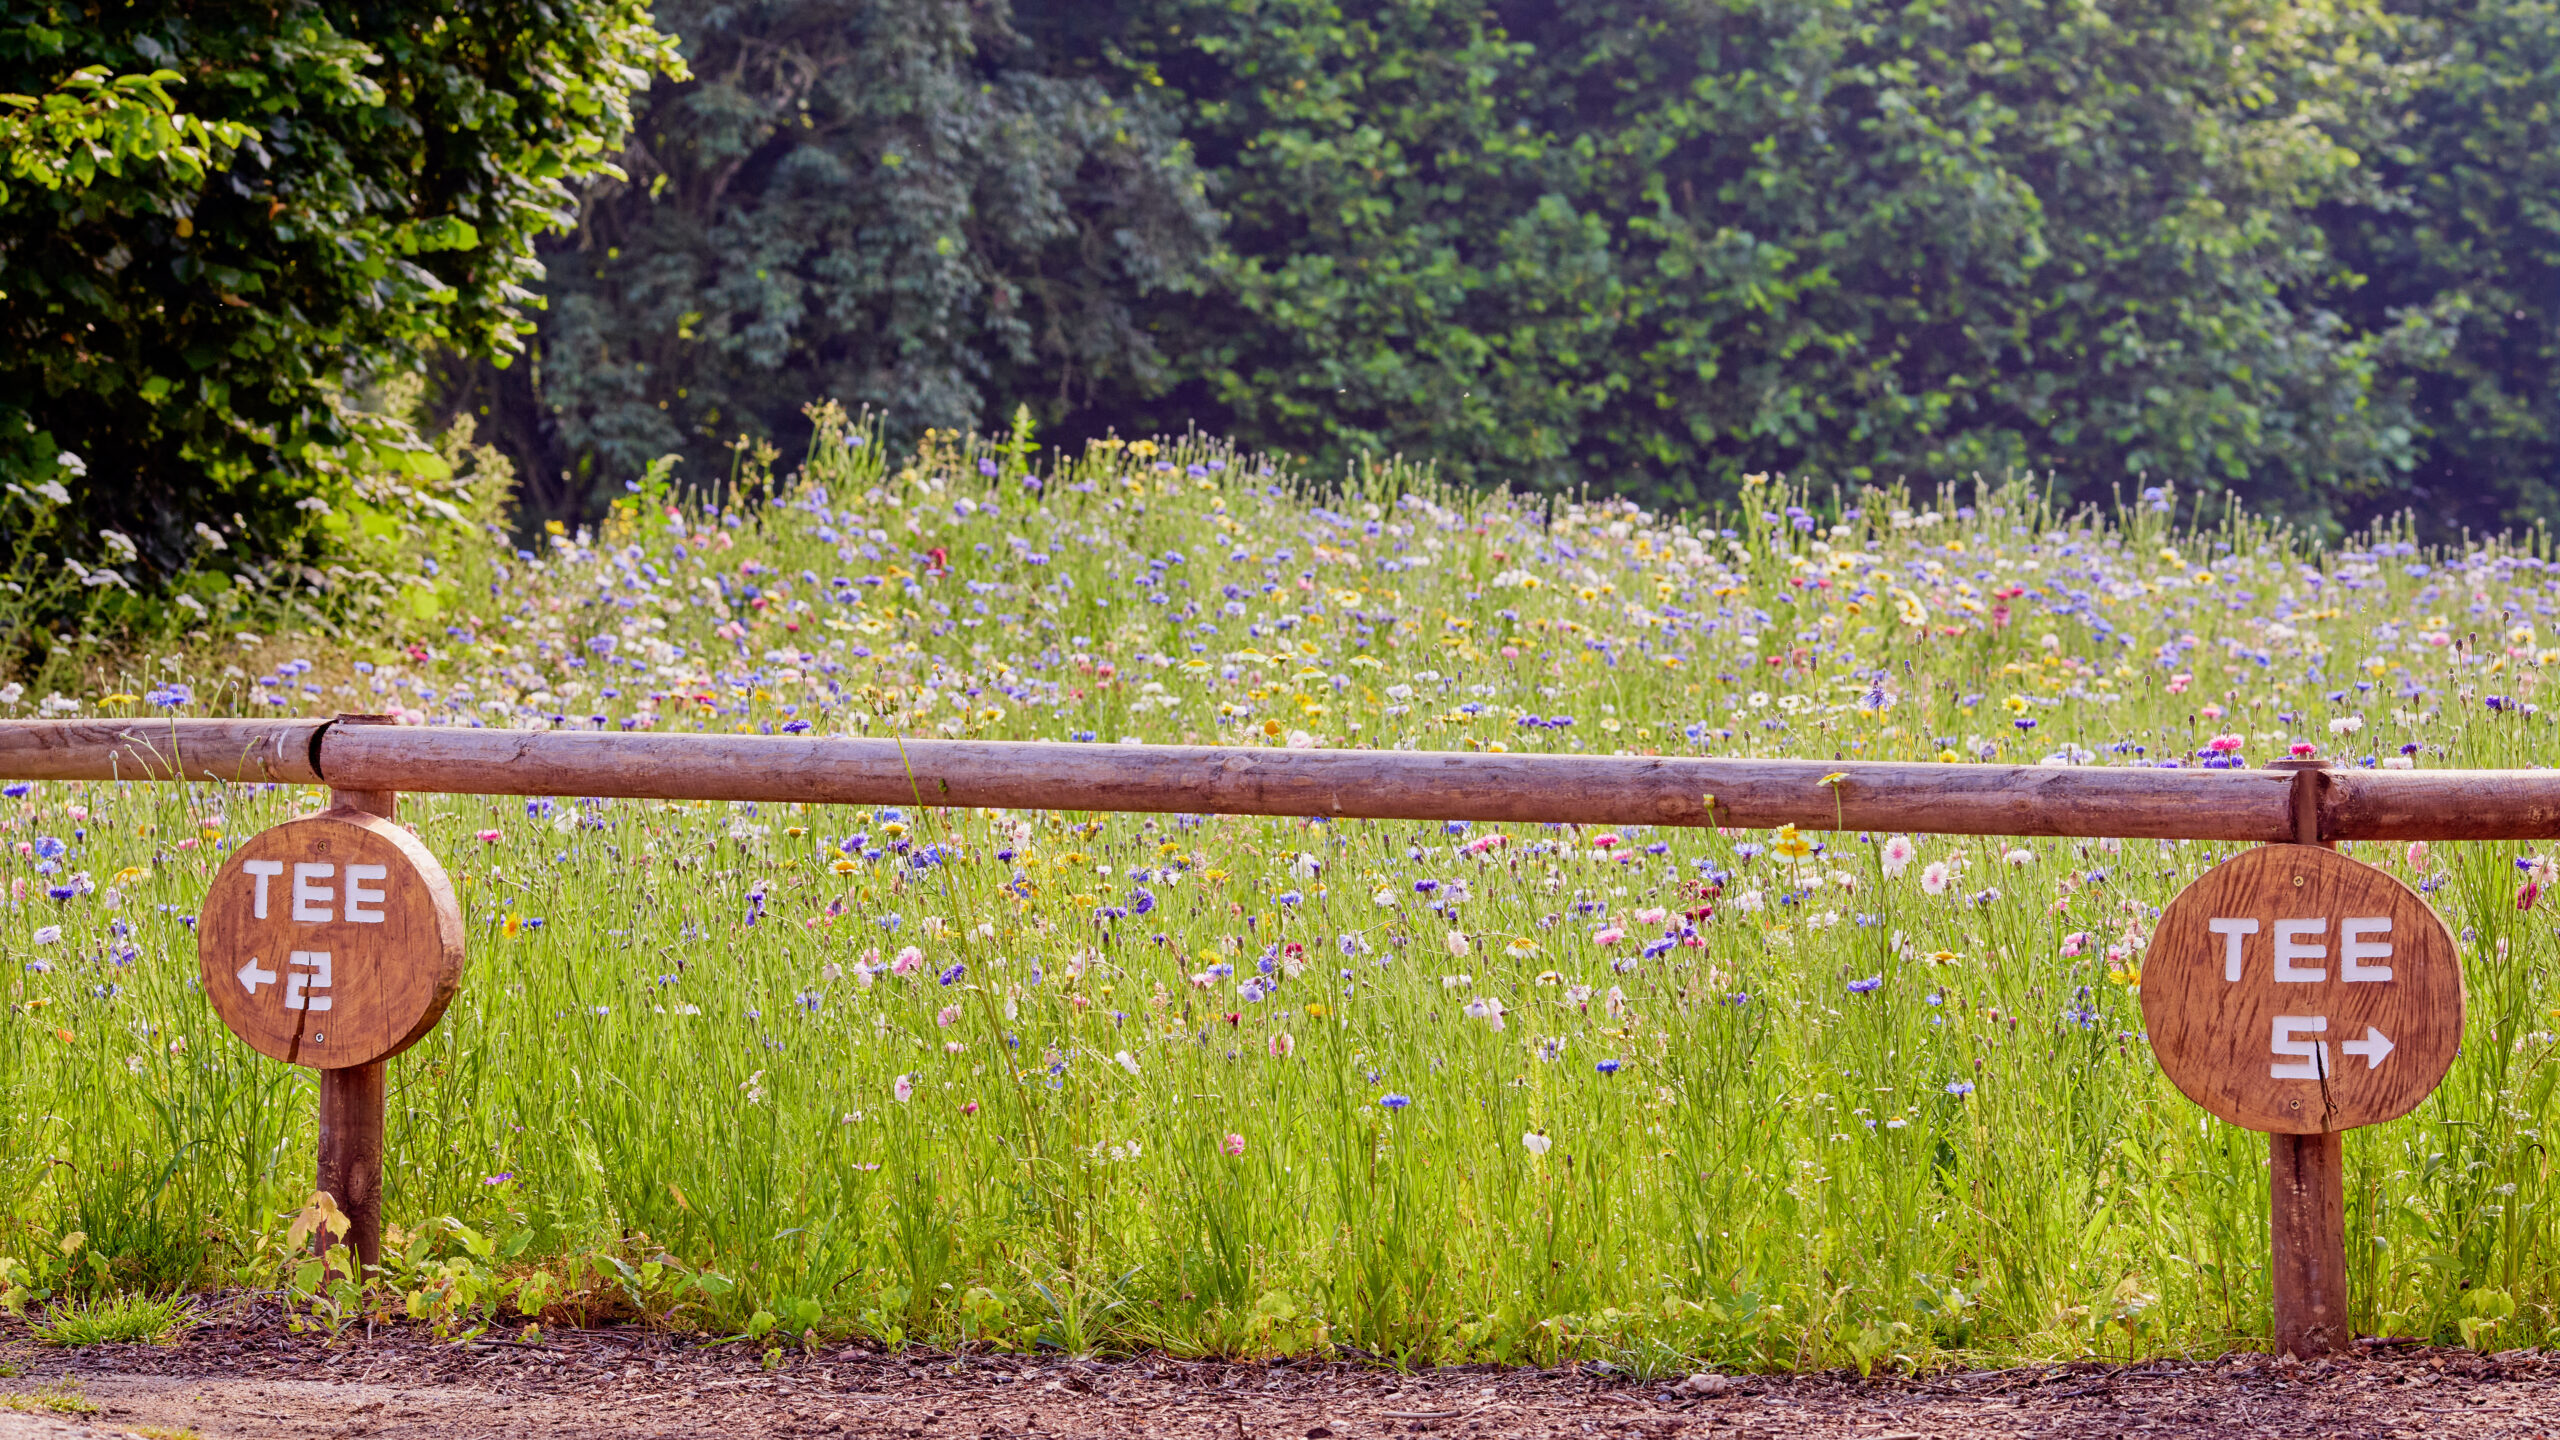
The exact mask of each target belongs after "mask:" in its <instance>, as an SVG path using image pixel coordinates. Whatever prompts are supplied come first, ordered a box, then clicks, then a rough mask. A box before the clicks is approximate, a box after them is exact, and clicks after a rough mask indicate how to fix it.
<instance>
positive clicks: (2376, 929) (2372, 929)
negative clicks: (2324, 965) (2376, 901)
mask: <svg viewBox="0 0 2560 1440" xmlns="http://www.w3.org/2000/svg"><path fill="white" fill-rule="evenodd" d="M2367 933H2371V934H2375V935H2388V934H2390V933H2391V917H2390V916H2388V915H2382V916H2364V917H2360V918H2357V919H2353V920H2341V921H2339V922H2338V978H2339V979H2340V980H2346V981H2355V980H2388V979H2390V978H2391V967H2390V966H2388V965H2367V964H2364V963H2363V962H2364V961H2367V960H2388V959H2390V958H2391V942H2389V941H2387V940H2386V941H2384V942H2382V943H2381V944H2379V945H2377V944H2375V943H2374V942H2372V941H2370V940H2364V939H2359V938H2357V937H2359V936H2362V935H2365V934H2367Z"/></svg>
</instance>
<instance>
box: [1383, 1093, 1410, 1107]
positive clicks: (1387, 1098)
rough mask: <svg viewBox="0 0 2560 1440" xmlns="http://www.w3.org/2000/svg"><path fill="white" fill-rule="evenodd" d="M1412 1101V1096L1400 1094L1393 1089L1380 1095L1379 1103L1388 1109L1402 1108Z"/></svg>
mask: <svg viewBox="0 0 2560 1440" xmlns="http://www.w3.org/2000/svg"><path fill="white" fill-rule="evenodd" d="M1412 1103H1413V1097H1412V1096H1410V1095H1398V1094H1396V1093H1395V1092H1394V1091H1392V1090H1391V1091H1389V1092H1387V1093H1386V1094H1384V1095H1381V1096H1379V1097H1378V1104H1379V1105H1380V1106H1382V1107H1384V1108H1385V1109H1388V1110H1401V1109H1403V1108H1404V1107H1406V1106H1407V1105H1410V1104H1412Z"/></svg>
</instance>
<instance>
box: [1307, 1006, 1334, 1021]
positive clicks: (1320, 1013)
mask: <svg viewBox="0 0 2560 1440" xmlns="http://www.w3.org/2000/svg"><path fill="white" fill-rule="evenodd" d="M1332 1013H1333V1012H1332V1011H1331V1010H1328V1009H1326V1008H1325V1007H1324V1006H1322V1005H1310V1006H1308V1007H1307V1018H1308V1019H1310V1020H1321V1019H1323V1018H1324V1017H1326V1016H1327V1015H1330V1014H1332Z"/></svg>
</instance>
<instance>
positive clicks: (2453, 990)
mask: <svg viewBox="0 0 2560 1440" xmlns="http://www.w3.org/2000/svg"><path fill="white" fill-rule="evenodd" d="M2142 1018H2143V1023H2144V1024H2145V1025H2146V1026H2147V1027H2148V1028H2149V1030H2150V1032H2151V1048H2152V1051H2153V1053H2155V1054H2157V1055H2158V1056H2159V1057H2160V1068H2161V1069H2162V1070H2164V1071H2166V1072H2167V1073H2168V1076H2169V1079H2170V1080H2171V1082H2173V1083H2174V1084H2176V1085H2177V1087H2178V1089H2179V1090H2181V1091H2183V1092H2185V1094H2186V1096H2187V1098H2188V1099H2190V1100H2193V1101H2195V1102H2196V1103H2197V1104H2198V1105H2201V1106H2203V1107H2204V1108H2205V1109H2207V1110H2210V1111H2212V1112H2213V1113H2214V1114H2216V1115H2218V1116H2221V1117H2222V1118H2223V1119H2225V1120H2228V1121H2230V1122H2231V1123H2232V1124H2234V1125H2239V1126H2242V1127H2245V1128H2247V1129H2251V1130H2264V1131H2268V1132H2270V1133H2274V1134H2284V1135H2318V1134H2332V1133H2335V1132H2337V1131H2340V1130H2349V1129H2353V1128H2354V1127H2356V1126H2359V1125H2374V1124H2379V1123H2381V1122H2382V1121H2385V1120H2391V1119H2396V1118H2398V1117H2399V1116H2402V1115H2406V1114H2408V1113H2409V1112H2410V1111H2411V1110H2413V1109H2415V1108H2417V1106H2418V1102H2420V1101H2422V1100H2424V1099H2426V1098H2427V1095H2428V1093H2429V1092H2430V1091H2432V1090H2434V1089H2435V1088H2436V1085H2437V1083H2438V1082H2440V1081H2442V1080H2443V1079H2444V1074H2445V1071H2446V1070H2447V1069H2448V1068H2449V1067H2450V1066H2451V1065H2452V1064H2453V1057H2454V1054H2455V1052H2456V1051H2457V1050H2458V1049H2459V1048H2460V1047H2461V1043H2462V965H2461V961H2460V959H2459V957H2458V956H2457V955H2456V953H2455V951H2454V944H2453V936H2452V935H2451V934H2450V933H2449V932H2447V931H2446V929H2445V926H2444V922H2443V921H2442V920H2440V919H2438V918H2436V914H2435V912H2434V911H2433V910H2431V909H2429V908H2428V906H2427V903H2426V902H2425V901H2424V900H2422V899H2420V898H2419V897H2418V896H2417V894H2416V893H2415V892H2413V891H2412V890H2410V889H2409V887H2408V886H2406V885H2403V884H2401V883H2400V882H2399V881H2398V880H2395V879H2393V878H2392V877H2390V876H2389V875H2386V874H2384V873H2383V872H2381V871H2380V870H2377V869H2374V868H2373V867H2372V866H2370V865H2364V864H2359V863H2358V862H2356V861H2353V860H2350V859H2348V858H2347V857H2345V856H2343V855H2340V854H2338V853H2337V852H2335V851H2332V850H2327V849H2322V848H2320V847H2318V846H2313V845H2269V846H2265V847H2263V848H2261V849H2257V850H2251V851H2247V852H2245V853H2243V854H2240V855H2236V856H2233V857H2232V858H2231V859H2229V860H2226V861H2224V862H2223V863H2221V864H2219V865H2216V866H2215V867H2213V869H2211V870H2209V871H2207V872H2206V873H2205V874H2204V875H2203V876H2202V877H2201V878H2199V879H2198V880H2197V881H2196V882H2195V883H2194V884H2192V885H2189V886H2188V887H2187V888H2185V889H2184V890H2181V891H2179V892H2178V895H2177V898H2176V899H2174V900H2171V901H2170V902H2169V907H2168V909H2166V910H2165V911H2163V912H2162V913H2161V916H2160V924H2159V926H2158V928H2157V929H2156V930H2154V931H2153V933H2152V937H2151V949H2150V953H2149V954H2148V955H2147V956H2146V957H2145V958H2144V961H2143V967H2142Z"/></svg>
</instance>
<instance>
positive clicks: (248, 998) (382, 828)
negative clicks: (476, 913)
mask: <svg viewBox="0 0 2560 1440" xmlns="http://www.w3.org/2000/svg"><path fill="white" fill-rule="evenodd" d="M196 937H197V938H196V957H197V960H198V962H199V963H200V965H201V967H202V970H203V975H204V990H205V995H206V997H207V998H208V999H210V1000H211V1001H212V1002H213V1008H214V1010H215V1011H216V1012H217V1013H219V1014H220V1015H221V1016H222V1023H223V1024H225V1025H228V1026H229V1027H231V1032H232V1033H233V1034H235V1035H238V1036H239V1037H240V1038H241V1039H243V1040H245V1041H247V1042H248V1043H249V1045H250V1046H251V1048H253V1049H255V1050H257V1051H258V1052H259V1053H260V1054H263V1055H268V1056H272V1057H274V1058H275V1059H278V1060H284V1061H288V1062H290V1063H293V1064H296V1065H309V1066H311V1067H313V1068H315V1069H320V1070H340V1069H348V1068H352V1067H354V1066H358V1065H369V1064H371V1063H373V1062H374V1061H376V1060H382V1059H387V1058H388V1057H390V1056H393V1055H396V1054H398V1053H399V1052H401V1051H402V1050H405V1049H407V1048H408V1047H409V1046H410V1045H412V1044H414V1043H415V1042H416V1041H417V1040H418V1038H419V1037H420V1036H422V1035H424V1034H426V1033H427V1031H429V1030H431V1029H433V1028H434V1027H435V1023H436V1021H437V1019H438V1018H439V1017H441V1016H442V1015H443V1014H444V1008H445V1006H446V1004H447V1003H449V1002H450V1001H451V1000H452V999H453V995H454V992H455V991H456V990H458V989H460V988H461V985H462V912H461V910H460V908H459V907H458V906H456V905H455V904H454V899H453V887H452V886H451V885H449V884H447V883H446V881H445V876H444V869H443V867H441V866H439V865H437V864H436V860H435V856H434V855H432V854H430V853H429V852H428V850H427V848H426V846H424V845H421V844H420V843H418V840H417V837H416V836H413V835H411V834H410V833H409V832H408V831H407V830H404V829H402V828H401V827H400V826H398V825H395V824H393V823H392V822H390V821H388V820H385V819H382V818H381V817H380V816H376V815H368V814H366V813H364V812H363V811H360V810H346V809H340V810H325V811H322V812H321V813H319V814H317V815H307V816H304V817H303V818H302V819H299V820H291V821H287V822H286V823H284V824H282V825H278V826H276V827H275V828H274V829H271V830H265V831H261V832H259V833H258V834H256V835H253V836H251V837H249V839H248V840H246V841H245V842H243V843H242V844H241V846H240V848H239V849H238V850H237V851H235V852H234V853H233V854H232V856H231V859H230V862H229V863H227V864H225V865H224V866H223V867H222V871H221V873H219V874H217V875H216V876H214V879H213V887H212V889H211V890H210V891H209V892H207V894H206V896H205V903H204V910H203V913H202V914H201V915H199V916H198V917H197V921H196Z"/></svg>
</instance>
